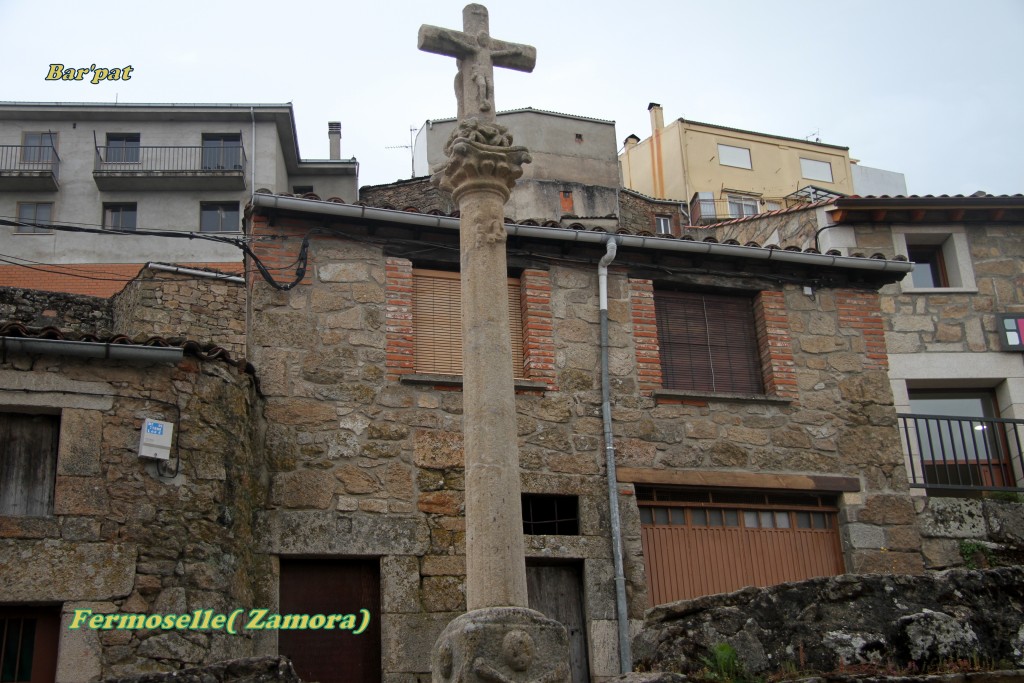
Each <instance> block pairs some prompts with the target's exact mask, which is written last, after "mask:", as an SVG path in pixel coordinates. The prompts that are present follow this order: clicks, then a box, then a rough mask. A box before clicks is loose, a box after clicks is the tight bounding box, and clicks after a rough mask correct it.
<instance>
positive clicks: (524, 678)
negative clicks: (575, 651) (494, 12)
mask: <svg viewBox="0 0 1024 683" xmlns="http://www.w3.org/2000/svg"><path fill="white" fill-rule="evenodd" d="M462 17H463V27H464V30H463V31H462V32H459V31H452V30H449V29H443V28H438V27H436V26H423V27H421V28H420V33H419V47H420V49H421V50H425V51H427V52H433V53H436V54H441V55H446V56H449V57H455V58H456V60H457V64H458V69H459V73H458V76H456V77H455V96H456V99H457V100H458V104H459V121H458V125H457V126H456V128H455V130H454V131H453V132H452V135H451V137H449V139H448V142H447V143H446V144H445V148H444V149H445V154H446V155H447V160H446V161H445V162H444V164H442V165H441V166H440V167H439V168H438V169H435V170H436V172H435V173H434V176H433V178H432V180H433V182H434V183H436V184H437V185H438V186H439V187H440V188H441V189H442V190H445V191H448V192H450V193H451V195H452V199H453V200H454V201H455V203H456V204H458V207H459V213H460V220H459V232H460V234H459V253H460V258H461V267H460V272H461V292H462V340H463V343H462V346H463V353H462V405H463V410H462V430H463V435H464V453H465V468H466V606H467V607H468V608H469V610H470V611H469V612H468V613H467V614H463V615H461V616H460V617H457V618H456V619H454V620H453V621H452V622H451V623H449V624H448V627H447V628H446V629H445V631H444V633H442V634H441V637H440V638H439V639H438V641H437V643H436V645H435V646H434V652H433V655H432V660H431V669H432V672H433V680H434V683H563V682H567V681H568V677H569V665H568V661H569V647H568V637H567V635H566V631H565V628H564V627H562V625H561V624H559V623H558V622H557V621H553V620H551V619H547V618H546V617H544V615H543V614H541V613H539V612H535V611H533V610H531V609H529V608H528V599H527V592H526V564H525V548H524V543H523V516H522V508H521V502H520V484H519V444H518V433H517V421H516V397H515V379H514V374H513V368H512V342H511V335H510V333H509V315H508V303H507V302H508V289H507V287H508V285H507V273H508V264H507V260H506V254H505V241H506V239H507V233H506V232H505V225H504V223H505V220H504V216H505V202H507V201H508V198H509V196H510V194H511V192H512V188H513V187H514V186H515V182H516V179H517V178H519V177H520V176H521V175H522V174H523V169H522V165H523V164H524V163H528V162H529V161H530V155H529V153H528V152H527V151H526V148H525V147H514V146H512V136H511V135H509V133H508V130H507V129H506V128H505V127H503V126H500V125H498V124H497V123H496V117H495V111H494V81H493V78H494V68H493V67H494V66H500V67H507V68H512V69H519V70H521V71H531V70H532V69H533V65H534V63H535V61H536V51H535V50H534V48H532V47H530V46H529V45H517V44H514V43H506V42H503V41H499V40H494V39H493V38H491V37H490V34H489V32H488V26H487V9H486V8H485V7H483V6H481V5H468V6H467V7H466V8H465V9H464V10H463V12H462Z"/></svg>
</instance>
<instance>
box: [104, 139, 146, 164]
mask: <svg viewBox="0 0 1024 683" xmlns="http://www.w3.org/2000/svg"><path fill="white" fill-rule="evenodd" d="M141 140H142V138H141V137H140V136H139V134H138V133H107V159H106V161H107V163H112V164H137V163H139V153H140V149H139V143H140V142H141Z"/></svg>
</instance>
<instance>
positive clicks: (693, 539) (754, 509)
mask: <svg viewBox="0 0 1024 683" xmlns="http://www.w3.org/2000/svg"><path fill="white" fill-rule="evenodd" d="M637 502H638V504H639V505H640V521H641V527H642V541H643V549H644V561H645V563H646V566H647V590H648V594H649V595H650V596H651V602H652V604H655V605H659V604H662V603H666V602H672V601H674V600H683V599H688V598H695V597H699V596H701V595H711V594H713V593H725V592H729V591H733V590H737V589H739V588H743V587H744V586H770V585H773V584H777V583H784V582H786V581H800V580H803V579H809V578H812V577H816V576H834V575H836V574H841V573H842V572H843V558H842V547H841V545H840V542H839V530H838V525H837V523H836V508H835V506H834V501H832V500H831V499H829V497H826V496H819V495H801V494H770V493H760V492H756V493H752V492H744V491H713V492H711V491H691V490H685V489H667V488H664V489H663V488H655V487H645V486H638V487H637Z"/></svg>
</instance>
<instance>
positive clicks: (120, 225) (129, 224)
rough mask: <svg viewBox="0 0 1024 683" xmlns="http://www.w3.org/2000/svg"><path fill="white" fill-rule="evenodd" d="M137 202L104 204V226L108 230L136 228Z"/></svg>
mask: <svg viewBox="0 0 1024 683" xmlns="http://www.w3.org/2000/svg"><path fill="white" fill-rule="evenodd" d="M135 216H136V204H135V203H134V202H133V203H131V204H104V205H103V227H104V228H106V229H108V230H134V229H135V227H136V226H135Z"/></svg>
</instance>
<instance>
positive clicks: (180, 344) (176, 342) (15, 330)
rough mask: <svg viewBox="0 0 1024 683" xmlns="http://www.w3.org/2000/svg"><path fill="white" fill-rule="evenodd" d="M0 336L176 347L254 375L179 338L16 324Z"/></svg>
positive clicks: (224, 355) (224, 354) (240, 363)
mask: <svg viewBox="0 0 1024 683" xmlns="http://www.w3.org/2000/svg"><path fill="white" fill-rule="evenodd" d="M0 337H14V338H18V339H45V340H51V341H75V342H90V343H93V344H113V345H118V346H146V347H151V348H164V349H171V348H177V349H181V350H182V351H183V352H184V353H187V354H188V355H190V356H195V357H196V358H199V359H200V360H219V361H223V362H225V363H227V364H228V365H232V366H234V367H236V368H238V369H239V370H242V371H244V372H247V373H249V374H253V373H254V372H255V370H254V368H253V366H252V365H251V364H250V363H249V362H248V361H246V360H245V359H244V358H240V359H237V360H236V359H233V358H232V357H231V354H230V353H228V351H227V350H226V349H223V348H221V347H219V346H214V345H210V344H208V345H205V346H204V345H202V344H200V343H199V342H197V341H192V340H189V339H184V338H182V337H170V338H167V337H145V336H141V335H140V336H136V337H129V336H127V335H124V334H111V335H108V336H102V337H101V336H99V335H95V334H78V333H73V332H66V331H64V330H60V329H58V328H56V327H28V326H26V325H24V324H22V323H16V322H8V323H0Z"/></svg>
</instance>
